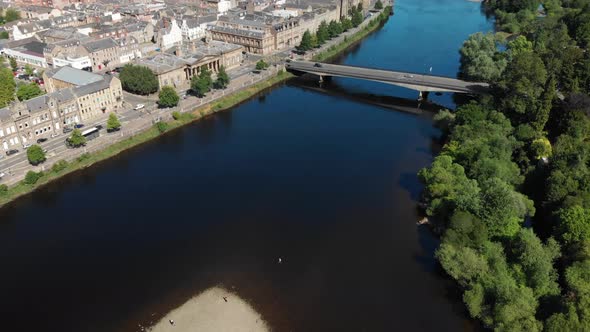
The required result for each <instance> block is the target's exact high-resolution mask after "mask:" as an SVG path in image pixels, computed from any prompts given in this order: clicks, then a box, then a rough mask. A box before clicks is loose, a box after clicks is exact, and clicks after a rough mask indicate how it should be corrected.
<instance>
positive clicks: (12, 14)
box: [4, 8, 20, 22]
mask: <svg viewBox="0 0 590 332" xmlns="http://www.w3.org/2000/svg"><path fill="white" fill-rule="evenodd" d="M4 20H5V21H6V22H12V21H16V20H20V12H18V11H17V10H16V9H14V8H8V9H7V10H6V13H5V14H4Z"/></svg>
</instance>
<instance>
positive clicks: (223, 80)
mask: <svg viewBox="0 0 590 332" xmlns="http://www.w3.org/2000/svg"><path fill="white" fill-rule="evenodd" d="M229 80H230V79H229V75H228V74H227V72H226V71H225V67H224V66H221V67H219V71H217V79H216V80H215V83H213V86H214V87H215V89H225V88H227V86H228V85H229Z"/></svg>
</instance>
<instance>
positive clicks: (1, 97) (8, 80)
mask: <svg viewBox="0 0 590 332" xmlns="http://www.w3.org/2000/svg"><path fill="white" fill-rule="evenodd" d="M15 88H16V83H15V82H14V76H13V74H12V71H10V69H8V68H0V107H5V106H6V105H8V104H9V103H10V102H12V101H14V90H15Z"/></svg>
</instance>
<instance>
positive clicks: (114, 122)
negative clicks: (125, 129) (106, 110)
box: [107, 113, 121, 133]
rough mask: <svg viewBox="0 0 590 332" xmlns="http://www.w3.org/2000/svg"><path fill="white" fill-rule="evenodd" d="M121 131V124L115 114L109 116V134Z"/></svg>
mask: <svg viewBox="0 0 590 332" xmlns="http://www.w3.org/2000/svg"><path fill="white" fill-rule="evenodd" d="M119 129H121V122H119V119H118V118H117V115H116V114H115V113H111V114H109V119H108V120H107V132H109V133H110V132H113V131H117V130H119Z"/></svg>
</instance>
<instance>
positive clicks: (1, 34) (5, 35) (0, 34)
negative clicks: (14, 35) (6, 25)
mask: <svg viewBox="0 0 590 332" xmlns="http://www.w3.org/2000/svg"><path fill="white" fill-rule="evenodd" d="M8 38H10V35H9V34H8V31H1V32H0V39H8Z"/></svg>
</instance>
